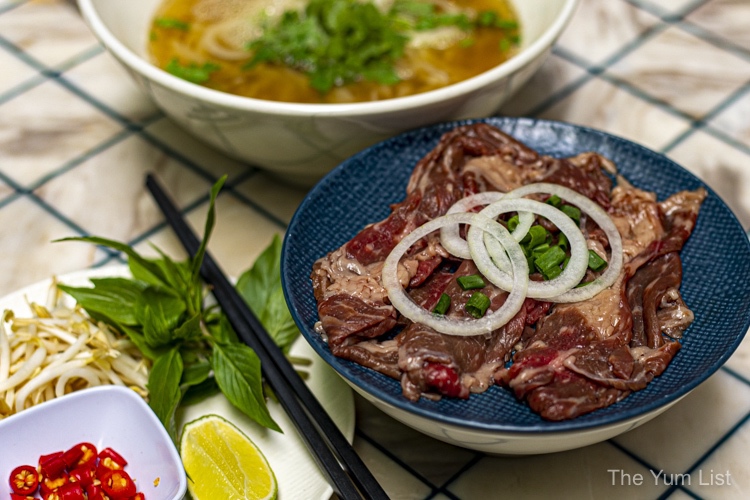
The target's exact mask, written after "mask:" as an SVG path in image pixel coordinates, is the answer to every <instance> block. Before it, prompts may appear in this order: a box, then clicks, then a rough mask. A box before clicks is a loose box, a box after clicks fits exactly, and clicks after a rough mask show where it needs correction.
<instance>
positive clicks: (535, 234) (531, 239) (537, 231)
mask: <svg viewBox="0 0 750 500" xmlns="http://www.w3.org/2000/svg"><path fill="white" fill-rule="evenodd" d="M548 236H549V231H547V230H546V229H544V228H543V227H542V226H540V225H538V224H537V225H534V226H531V227H530V228H529V232H528V233H527V234H526V237H525V238H524V239H522V240H521V243H522V244H524V245H526V247H527V248H530V249H533V248H536V247H538V246H539V245H541V244H543V243H545V242H546V241H547V237H548Z"/></svg>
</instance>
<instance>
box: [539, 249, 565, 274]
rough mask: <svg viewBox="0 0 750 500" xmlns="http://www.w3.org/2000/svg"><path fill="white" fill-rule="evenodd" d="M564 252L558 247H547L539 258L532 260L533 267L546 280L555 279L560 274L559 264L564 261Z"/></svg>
mask: <svg viewBox="0 0 750 500" xmlns="http://www.w3.org/2000/svg"><path fill="white" fill-rule="evenodd" d="M565 257H567V256H566V255H565V250H563V249H562V248H560V247H558V246H553V247H549V248H548V249H547V250H546V251H545V252H544V253H542V254H541V255H540V256H539V257H537V258H536V259H534V266H535V267H536V268H537V269H538V270H539V272H540V273H542V274H543V275H544V277H545V278H547V279H553V278H556V277H557V276H558V275H559V274H560V273H561V272H562V269H560V264H562V263H563V261H565Z"/></svg>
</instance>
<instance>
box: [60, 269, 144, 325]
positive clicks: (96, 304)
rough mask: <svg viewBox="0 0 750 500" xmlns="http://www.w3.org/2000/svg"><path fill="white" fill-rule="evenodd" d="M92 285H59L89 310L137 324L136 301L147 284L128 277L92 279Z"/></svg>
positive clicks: (127, 323)
mask: <svg viewBox="0 0 750 500" xmlns="http://www.w3.org/2000/svg"><path fill="white" fill-rule="evenodd" d="M91 283H92V284H93V285H94V286H93V288H92V287H72V286H67V285H62V284H61V285H58V288H60V290H62V291H64V292H65V293H67V294H69V295H70V296H72V297H73V298H74V299H75V300H76V302H77V303H78V304H80V306H81V307H83V308H84V309H86V310H87V311H89V312H93V311H96V312H98V313H101V314H103V315H105V316H106V317H108V318H111V319H112V320H114V321H117V322H118V323H120V324H125V325H131V326H132V325H137V324H138V321H137V320H136V318H135V314H134V312H133V311H134V306H135V302H136V300H137V299H138V297H139V296H140V294H141V293H142V292H143V290H144V289H145V288H146V284H145V283H142V282H140V281H135V280H132V279H127V278H97V279H92V280H91Z"/></svg>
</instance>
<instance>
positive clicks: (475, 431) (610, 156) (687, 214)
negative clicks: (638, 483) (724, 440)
mask: <svg viewBox="0 0 750 500" xmlns="http://www.w3.org/2000/svg"><path fill="white" fill-rule="evenodd" d="M531 182H546V183H552V184H561V185H564V186H567V187H570V188H572V189H574V190H577V191H579V192H581V193H582V194H584V195H585V196H586V197H588V198H590V199H592V200H594V201H595V202H596V203H598V204H599V205H600V206H601V207H602V208H603V209H604V210H605V211H606V212H607V213H609V214H610V216H611V217H612V219H613V220H614V221H615V225H616V226H617V230H618V232H619V233H620V234H621V238H622V242H623V248H624V251H623V262H624V265H623V267H622V271H620V274H619V277H618V279H617V281H616V282H615V283H614V284H613V285H611V286H610V287H609V288H608V289H606V290H605V291H603V292H600V293H599V294H598V295H597V296H595V297H593V298H591V299H588V300H585V301H583V302H580V303H572V304H570V303H568V304H549V303H545V301H544V300H533V299H528V298H527V299H526V302H524V305H523V307H522V308H521V310H520V311H519V312H518V314H517V315H516V317H515V318H514V320H513V321H515V323H513V324H514V325H515V326H513V325H511V323H508V324H507V325H505V326H503V327H502V328H499V329H497V330H494V331H492V332H491V333H487V334H484V335H479V336H475V337H456V336H454V335H446V334H442V333H438V332H435V331H433V330H431V329H430V328H429V327H424V326H423V325H419V324H418V323H414V322H410V321H404V320H403V318H402V317H401V315H400V314H399V313H398V312H396V311H395V310H394V308H393V306H392V305H391V303H390V301H389V300H388V296H387V295H386V294H384V293H383V291H382V288H383V286H382V284H381V281H380V274H379V273H380V272H381V270H382V268H383V267H384V266H383V262H384V260H385V259H386V255H387V254H388V253H389V252H390V249H391V248H392V247H393V246H394V245H395V244H396V242H397V241H398V240H399V239H400V238H401V237H403V235H404V234H405V233H406V232H408V231H409V230H411V229H412V228H413V227H415V226H419V225H421V224H422V223H424V222H426V221H427V220H430V219H432V218H433V217H435V216H436V215H439V214H441V213H444V212H445V211H446V210H447V208H448V206H450V203H452V202H453V201H455V199H456V198H461V197H462V196H463V195H464V193H471V192H475V191H484V190H500V191H505V190H508V189H511V188H512V187H513V186H514V185H516V184H520V185H523V184H526V183H531ZM548 201H549V200H548ZM639 214H640V215H639ZM581 224H582V227H588V226H586V222H585V220H584V221H583V222H582V223H581ZM587 231H589V232H588V233H587V234H588V236H587V238H588V239H590V240H591V239H596V234H597V233H596V228H595V227H594V229H593V230H588V229H587ZM424 241H427V242H428V243H426V244H425V247H429V246H430V243H429V241H431V240H429V239H427V240H424ZM589 243H591V241H589ZM418 250H419V249H418ZM413 251H414V252H417V250H413ZM419 251H422V250H419ZM726 254H731V255H732V256H733V257H732V258H731V259H727V258H721V257H720V256H721V255H726ZM420 255H427V254H426V253H424V252H422V253H421V254H420ZM431 255H433V257H435V258H434V259H433V258H430V259H425V258H422V259H421V260H419V261H417V260H415V262H416V263H415V264H414V266H413V267H412V268H411V269H412V270H413V273H412V275H410V276H411V279H412V281H411V282H410V283H413V282H414V281H413V280H416V276H419V275H424V276H422V277H421V278H420V280H417V281H418V283H417V284H416V285H415V286H414V287H413V288H411V287H412V285H411V284H410V285H409V287H410V293H411V294H412V297H413V298H414V300H415V301H417V302H418V301H420V300H422V299H420V298H419V297H422V298H424V297H427V296H430V295H431V294H432V295H435V293H434V291H435V290H445V291H446V292H447V291H448V290H449V289H448V288H447V287H445V286H446V285H439V284H438V283H439V277H438V274H439V273H445V274H450V273H454V274H457V273H460V272H461V269H462V268H463V263H461V262H452V263H451V262H450V261H451V259H450V258H447V257H446V256H445V252H441V251H440V250H438V251H435V252H433V253H432V254H431ZM415 259H416V258H415ZM402 262H403V261H402ZM282 280H283V284H284V289H285V294H286V298H287V302H288V304H289V307H290V310H291V312H292V315H293V316H294V318H295V321H296V322H297V325H298V326H299V328H300V330H301V331H302V334H303V336H304V337H305V338H306V339H307V341H308V342H309V343H310V344H311V345H312V346H313V348H314V349H315V350H316V352H317V353H318V354H319V355H320V356H321V357H322V358H323V359H324V360H325V361H326V362H328V363H329V364H330V365H331V366H332V367H333V368H334V369H335V370H336V371H337V372H338V373H339V375H340V376H341V377H343V378H344V379H345V380H346V381H347V382H348V383H349V384H350V385H351V386H352V387H353V388H354V389H355V390H356V391H357V392H358V393H359V394H361V395H362V396H363V397H364V398H365V399H367V400H368V401H370V402H372V403H373V404H374V405H375V406H376V407H378V408H379V409H381V410H382V411H384V412H385V413H387V414H388V415H390V416H392V417H393V418H395V419H397V420H399V421H401V422H403V423H405V424H406V425H409V426H411V427H413V428H415V429H417V430H419V431H421V432H423V433H425V434H427V435H430V436H432V437H435V438H437V439H440V440H443V441H445V442H448V443H451V444H454V445H457V446H461V447H465V448H470V449H475V450H479V451H483V452H487V453H498V454H534V453H547V452H556V451H562V450H567V449H573V448H577V447H581V446H586V445H589V444H593V443H596V442H599V441H603V440H606V439H609V438H611V437H614V436H616V435H618V434H620V433H623V432H625V431H627V430H630V429H633V428H635V427H637V426H639V425H641V424H643V423H645V422H647V421H649V420H651V419H652V418H654V417H656V416H658V415H659V414H661V413H663V412H664V411H666V410H667V409H669V408H670V407H671V406H673V405H674V404H676V403H677V402H678V401H680V399H682V398H683V397H684V396H686V395H687V394H688V393H689V392H690V391H692V390H693V389H694V388H695V387H697V386H698V385H699V384H701V383H702V382H703V381H705V380H706V379H707V378H708V377H709V376H710V375H711V374H713V373H714V372H715V371H716V370H718V369H719V368H720V367H721V366H722V365H723V364H724V363H725V362H726V361H727V359H728V358H729V357H730V356H731V354H732V353H733V352H734V351H735V349H736V348H737V346H738V345H739V343H740V342H741V340H742V338H743V337H744V335H745V332H746V331H747V330H748V327H749V326H750V244H749V243H748V239H747V236H746V235H745V232H744V230H743V228H742V227H741V225H740V224H739V222H738V221H737V219H736V217H735V216H734V214H733V213H732V212H731V210H730V209H729V208H728V207H727V206H726V204H725V203H724V202H723V201H722V200H721V199H720V197H719V196H717V195H716V193H715V192H714V191H712V190H711V188H710V187H709V186H707V185H705V184H704V183H703V182H702V181H701V180H700V179H698V178H697V177H695V176H694V175H692V174H691V173H690V172H688V171H687V170H685V169H684V168H682V167H681V166H679V165H677V164H676V163H674V162H672V161H671V160H669V159H668V158H666V157H665V156H663V155H660V154H658V153H655V152H653V151H651V150H649V149H647V148H644V147H642V146H640V145H638V144H635V143H633V142H630V141H627V140H624V139H621V138H618V137H615V136H612V135H609V134H607V133H604V132H601V131H597V130H593V129H588V128H583V127H579V126H575V125H571V124H566V123H560V122H553V121H545V120H534V119H525V118H518V119H517V118H499V117H498V118H488V119H479V120H467V121H458V122H450V123H443V124H439V125H435V126H430V127H427V128H421V129H416V130H412V131H410V132H407V133H405V134H402V135H399V136H397V137H394V138H392V139H388V140H386V141H384V142H381V143H379V144H376V145H375V146H372V147H370V148H369V149H367V150H365V151H363V152H361V153H359V154H357V155H355V156H353V157H351V158H350V159H348V160H346V161H345V162H343V163H342V164H341V165H339V166H338V167H337V168H336V169H334V170H333V171H332V172H331V173H330V174H328V175H327V176H326V177H325V178H324V179H323V180H322V181H321V182H320V183H318V184H317V185H316V186H315V187H314V188H313V189H312V191H311V192H310V193H309V194H308V196H307V197H306V199H305V200H304V201H303V203H302V204H301V205H300V207H299V208H298V210H297V212H296V214H295V216H294V217H293V219H292V221H291V223H290V225H289V228H288V231H287V234H286V238H285V241H284V250H283V255H282ZM407 281H408V280H407ZM440 286H444V287H445V288H443V289H441V288H440ZM448 286H450V285H448ZM437 295H439V293H438V294H437ZM424 300H425V301H426V300H427V299H424ZM508 300H510V299H508ZM425 303H426V302H425ZM519 318H520V319H519ZM516 320H518V321H516ZM519 325H520V326H519Z"/></svg>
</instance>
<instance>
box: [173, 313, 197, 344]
mask: <svg viewBox="0 0 750 500" xmlns="http://www.w3.org/2000/svg"><path fill="white" fill-rule="evenodd" d="M172 333H173V337H174V339H176V340H177V339H179V340H198V339H200V338H201V336H202V335H203V330H202V329H201V315H200V314H196V315H195V316H193V317H192V318H190V319H188V320H187V321H185V322H184V323H182V324H181V325H179V326H178V327H177V328H175V329H174V331H173V332H172Z"/></svg>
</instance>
